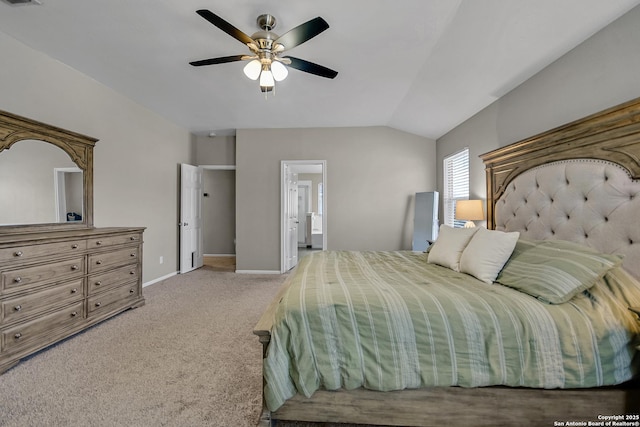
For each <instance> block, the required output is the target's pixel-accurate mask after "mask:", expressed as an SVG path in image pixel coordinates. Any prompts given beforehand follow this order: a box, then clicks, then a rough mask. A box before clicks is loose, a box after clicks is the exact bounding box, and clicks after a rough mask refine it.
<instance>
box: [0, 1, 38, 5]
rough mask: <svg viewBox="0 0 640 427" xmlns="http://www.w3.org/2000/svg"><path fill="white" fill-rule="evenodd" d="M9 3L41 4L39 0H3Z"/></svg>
mask: <svg viewBox="0 0 640 427" xmlns="http://www.w3.org/2000/svg"><path fill="white" fill-rule="evenodd" d="M4 1H5V2H7V3H9V4H29V3H31V4H42V3H40V1H39V0H4Z"/></svg>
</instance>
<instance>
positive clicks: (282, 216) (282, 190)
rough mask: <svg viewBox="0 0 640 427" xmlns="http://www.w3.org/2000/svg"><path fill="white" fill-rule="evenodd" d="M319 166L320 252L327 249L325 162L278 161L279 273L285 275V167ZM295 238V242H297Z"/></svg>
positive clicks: (286, 199) (286, 200) (286, 201)
mask: <svg viewBox="0 0 640 427" xmlns="http://www.w3.org/2000/svg"><path fill="white" fill-rule="evenodd" d="M302 165H321V166H322V250H323V251H324V250H326V249H327V161H326V160H281V161H280V273H286V272H287V270H286V260H285V241H286V238H287V229H288V227H287V218H286V217H285V212H286V206H287V203H288V194H289V192H288V191H286V188H287V177H286V174H285V170H286V166H294V167H295V166H302ZM294 169H295V168H294ZM297 239H298V238H297V236H296V241H297Z"/></svg>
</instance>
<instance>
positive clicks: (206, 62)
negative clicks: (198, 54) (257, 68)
mask: <svg viewBox="0 0 640 427" xmlns="http://www.w3.org/2000/svg"><path fill="white" fill-rule="evenodd" d="M247 58H248V57H247V55H232V56H221V57H220V58H209V59H202V60H200V61H193V62H189V64H191V65H193V66H194V67H201V66H203V65H214V64H224V63H225V62H235V61H242V60H244V59H247Z"/></svg>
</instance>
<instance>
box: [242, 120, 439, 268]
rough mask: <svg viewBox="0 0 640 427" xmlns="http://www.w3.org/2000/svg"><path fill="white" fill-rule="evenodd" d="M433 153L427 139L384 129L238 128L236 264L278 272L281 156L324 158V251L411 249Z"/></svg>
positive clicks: (431, 182)
mask: <svg viewBox="0 0 640 427" xmlns="http://www.w3.org/2000/svg"><path fill="white" fill-rule="evenodd" d="M434 159H435V142H434V141H432V140H429V139H426V138H422V137H418V136H415V135H411V134H407V133H404V132H400V131H396V130H393V129H390V128H386V127H367V128H325V129H244V130H238V132H237V136H236V163H237V170H236V241H237V244H236V257H237V258H236V263H237V268H238V270H271V271H279V270H280V223H281V221H280V207H281V206H280V188H281V183H280V162H281V160H326V161H327V166H326V171H325V172H326V177H327V187H326V189H325V194H326V214H327V245H328V247H327V249H350V250H395V249H410V248H411V235H412V232H413V196H414V194H415V193H416V192H418V191H431V190H434V189H435V185H436V176H435V169H434Z"/></svg>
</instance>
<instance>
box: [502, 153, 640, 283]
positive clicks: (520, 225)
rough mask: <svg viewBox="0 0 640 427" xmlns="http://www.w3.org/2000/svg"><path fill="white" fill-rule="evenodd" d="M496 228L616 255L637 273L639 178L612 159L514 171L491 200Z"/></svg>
mask: <svg viewBox="0 0 640 427" xmlns="http://www.w3.org/2000/svg"><path fill="white" fill-rule="evenodd" d="M495 228H496V229H497V230H502V231H516V230H517V231H520V234H521V236H523V237H525V238H529V239H561V240H571V241H575V242H578V243H582V244H584V245H587V246H590V247H593V248H595V249H597V250H599V251H601V252H605V253H614V254H621V255H623V256H624V257H625V260H624V263H623V265H624V266H625V267H626V268H627V270H629V271H630V272H631V273H632V274H633V275H634V276H636V277H640V262H638V260H640V182H638V181H633V180H632V179H631V178H630V177H629V174H628V172H627V171H626V170H625V169H623V168H622V167H620V166H619V165H617V164H615V163H612V162H608V161H604V160H593V159H576V160H566V161H559V162H552V163H549V164H546V165H543V166H538V167H536V168H533V169H530V170H528V171H526V172H524V173H522V174H520V175H518V176H517V177H516V178H515V179H513V180H512V181H511V182H510V183H509V184H508V185H507V188H506V189H505V191H504V193H503V194H502V196H501V197H500V199H499V200H498V201H497V203H496V204H495Z"/></svg>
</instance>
